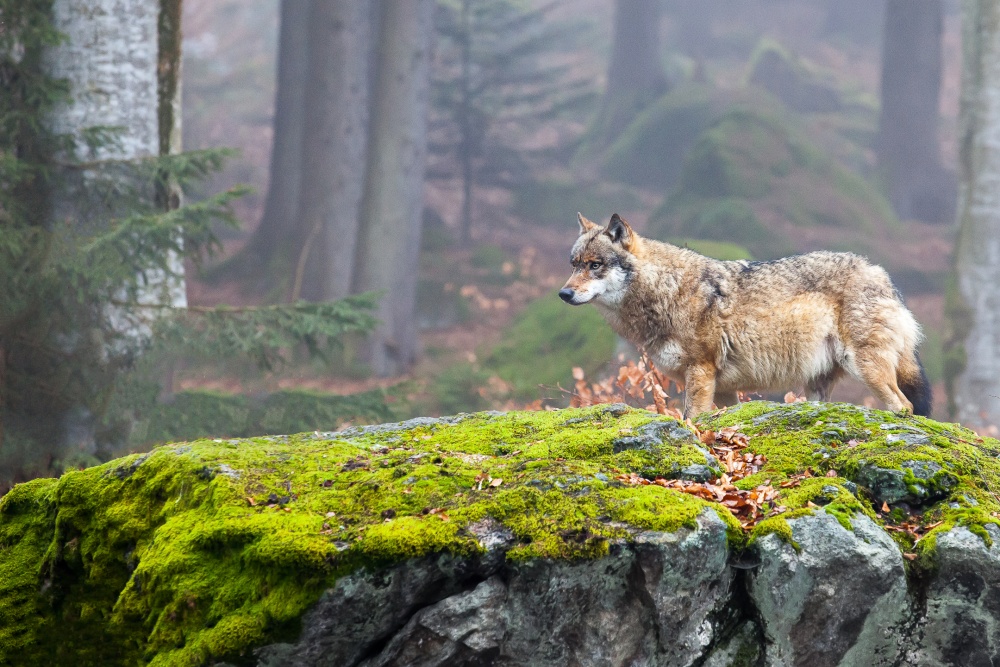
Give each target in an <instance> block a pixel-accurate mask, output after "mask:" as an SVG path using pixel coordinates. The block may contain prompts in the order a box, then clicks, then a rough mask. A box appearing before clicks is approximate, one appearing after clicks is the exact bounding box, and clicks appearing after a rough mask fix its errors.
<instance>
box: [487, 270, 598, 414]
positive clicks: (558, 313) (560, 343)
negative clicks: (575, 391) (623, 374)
mask: <svg viewBox="0 0 1000 667" xmlns="http://www.w3.org/2000/svg"><path fill="white" fill-rule="evenodd" d="M567 268H569V262H568V261H567ZM567 275H569V274H568V271H567ZM615 341H616V338H615V334H614V332H613V331H612V330H611V327H609V326H608V325H607V323H606V322H605V321H604V318H602V317H601V315H600V313H598V312H597V310H596V309H594V308H577V307H574V306H569V305H567V304H566V303H564V302H563V301H562V300H561V299H559V298H558V297H557V296H556V295H555V294H548V295H546V296H544V297H542V298H540V299H537V300H536V301H533V302H532V303H530V304H529V305H528V307H527V308H525V309H524V311H523V312H521V313H520V314H519V315H518V317H517V319H516V320H515V321H514V323H513V324H511V326H510V327H508V329H507V330H506V331H504V335H503V340H502V342H501V343H500V344H499V345H497V346H496V347H495V348H493V350H491V351H490V352H489V353H488V354H487V355H485V356H484V358H483V369H484V370H486V371H489V372H491V373H495V374H496V375H498V376H499V377H501V378H502V379H503V380H505V381H506V382H507V383H509V384H510V385H511V386H512V387H513V395H514V397H515V398H517V399H520V400H534V399H537V398H541V397H543V395H544V394H545V393H546V392H547V393H548V395H550V396H557V395H558V389H557V385H560V384H561V385H562V386H564V387H569V386H572V382H573V377H572V371H573V367H574V366H579V367H581V368H583V370H584V372H585V373H586V374H587V375H589V376H593V375H594V374H595V373H596V372H597V371H598V370H599V369H600V368H601V367H603V366H605V365H606V364H607V363H608V362H609V361H610V360H611V358H612V356H613V354H614V349H615ZM543 387H544V388H547V389H543Z"/></svg>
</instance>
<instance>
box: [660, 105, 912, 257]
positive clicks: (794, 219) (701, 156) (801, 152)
mask: <svg viewBox="0 0 1000 667" xmlns="http://www.w3.org/2000/svg"><path fill="white" fill-rule="evenodd" d="M809 227H827V228H835V229H841V230H844V231H845V232H855V233H857V232H865V233H870V232H873V231H875V230H880V231H883V232H885V231H891V230H893V229H895V228H896V227H898V221H897V220H896V218H895V217H894V215H893V213H892V209H891V207H890V205H889V203H888V201H887V200H886V198H885V197H884V195H883V194H882V193H881V192H880V191H879V190H878V189H877V188H876V187H874V186H873V185H872V184H870V183H868V182H866V181H865V180H864V179H862V178H861V177H860V176H858V175H857V174H855V173H853V172H851V171H849V170H848V169H846V168H845V167H843V166H841V165H840V164H839V163H838V162H836V161H835V160H834V159H833V158H831V157H829V156H828V155H826V153H825V152H824V151H823V150H822V149H820V148H819V147H818V146H817V145H815V144H814V143H813V142H812V141H811V140H810V139H809V138H808V136H807V135H806V134H805V133H804V132H803V131H802V130H801V129H800V128H798V126H797V123H796V122H795V119H794V118H793V117H791V116H789V115H788V114H787V113H785V112H782V111H780V109H776V108H774V107H771V106H768V105H766V104H765V105H755V106H751V105H736V106H734V107H733V108H731V109H730V110H729V111H727V112H726V113H725V114H723V115H722V116H721V117H720V118H719V119H718V120H717V121H716V122H715V123H714V124H713V125H712V126H711V127H710V128H708V129H707V130H706V131H705V132H703V133H702V134H701V135H700V137H699V138H698V140H697V142H696V143H695V145H694V147H693V148H692V149H691V151H690V152H689V153H688V155H687V158H686V159H685V161H684V166H683V170H682V173H681V178H680V183H679V185H678V188H677V190H676V191H675V192H674V193H673V194H671V195H670V196H669V197H667V198H666V200H665V201H664V202H663V204H662V205H661V206H660V207H659V208H658V209H656V211H654V212H653V214H652V216H651V221H650V233H651V235H652V236H655V237H659V238H668V237H671V236H692V237H695V238H707V239H714V240H720V241H734V242H737V243H740V244H741V245H745V246H746V247H747V248H749V249H750V251H751V252H753V253H754V255H755V256H758V257H761V258H765V259H766V258H772V257H776V256H780V255H782V254H786V253H787V252H788V251H790V250H799V248H796V247H794V246H793V245H792V243H793V240H794V237H795V235H794V234H793V233H790V232H793V231H794V230H795V229H796V228H809Z"/></svg>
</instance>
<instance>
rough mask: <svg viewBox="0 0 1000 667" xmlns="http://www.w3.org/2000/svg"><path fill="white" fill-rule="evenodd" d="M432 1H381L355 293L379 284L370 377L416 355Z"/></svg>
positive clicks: (397, 367)
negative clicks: (375, 79)
mask: <svg viewBox="0 0 1000 667" xmlns="http://www.w3.org/2000/svg"><path fill="white" fill-rule="evenodd" d="M433 10H434V2H433V0H396V1H395V2H390V3H384V4H382V16H381V19H380V39H379V40H378V43H379V45H380V50H379V54H378V74H377V83H376V86H375V91H374V104H373V109H372V119H371V132H370V135H369V136H370V141H369V158H368V172H367V175H366V178H365V190H364V198H363V200H362V201H363V203H362V209H361V210H362V215H361V220H362V227H361V239H360V241H359V245H358V261H357V267H356V273H355V291H357V292H363V291H368V290H379V291H382V292H383V296H382V298H381V300H380V302H379V308H378V313H377V314H378V317H379V319H380V320H381V324H380V326H379V327H378V329H377V330H376V332H375V333H374V334H373V336H372V337H371V339H370V341H369V344H368V347H367V350H366V356H367V361H368V362H369V363H370V364H371V367H372V370H373V371H374V372H375V373H377V374H378V375H382V376H386V375H393V374H396V373H398V372H400V371H402V370H403V369H405V368H406V367H408V366H409V365H411V364H412V363H413V361H414V360H415V359H416V355H417V349H418V345H417V331H416V325H415V317H414V308H415V305H416V288H417V269H418V264H419V253H420V231H421V217H422V212H423V186H424V169H425V163H426V152H427V112H428V104H429V99H428V98H429V75H430V49H431V38H432V35H433V23H432V15H433Z"/></svg>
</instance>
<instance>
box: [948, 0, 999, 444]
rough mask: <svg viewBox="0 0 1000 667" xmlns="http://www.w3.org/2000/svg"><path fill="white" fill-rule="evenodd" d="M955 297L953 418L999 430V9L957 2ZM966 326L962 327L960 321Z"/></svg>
mask: <svg viewBox="0 0 1000 667" xmlns="http://www.w3.org/2000/svg"><path fill="white" fill-rule="evenodd" d="M962 21H963V35H962V50H963V66H962V67H963V70H962V97H961V113H960V117H959V140H960V144H959V145H960V170H961V174H960V179H961V180H960V185H961V188H960V196H959V224H960V228H959V238H958V244H957V247H956V250H955V275H956V285H957V294H953V295H951V296H952V299H953V300H955V301H958V303H957V304H956V303H954V302H953V303H951V304H949V310H950V311H951V312H952V313H954V314H958V315H964V317H959V318H957V320H958V321H957V322H953V323H952V326H954V327H955V329H956V330H955V331H954V334H955V335H954V336H953V338H954V340H955V342H957V345H956V349H955V350H953V351H952V353H951V354H950V355H949V356H951V357H952V358H955V357H956V356H957V357H958V358H959V359H960V361H964V362H965V363H964V368H962V369H961V372H960V373H958V374H957V377H955V378H954V380H953V387H954V389H953V392H952V395H951V397H950V398H951V400H952V405H953V408H954V411H955V416H956V417H957V418H958V420H959V421H961V422H962V423H963V424H965V425H966V426H970V427H978V428H982V427H985V426H997V425H1000V96H998V95H997V93H996V91H997V90H1000V4H997V3H996V2H995V0H965V2H964V3H963V17H962ZM962 320H964V321H962Z"/></svg>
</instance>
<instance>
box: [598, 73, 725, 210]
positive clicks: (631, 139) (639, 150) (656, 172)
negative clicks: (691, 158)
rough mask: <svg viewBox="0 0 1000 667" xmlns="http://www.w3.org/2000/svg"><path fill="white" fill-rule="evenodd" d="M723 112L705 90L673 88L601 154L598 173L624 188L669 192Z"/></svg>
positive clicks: (714, 93) (715, 97)
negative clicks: (696, 144)
mask: <svg viewBox="0 0 1000 667" xmlns="http://www.w3.org/2000/svg"><path fill="white" fill-rule="evenodd" d="M724 106H725V105H724V102H723V101H722V95H721V94H720V93H719V92H718V91H716V90H715V89H713V88H711V87H709V86H704V85H698V84H688V85H684V86H680V87H678V88H675V89H674V90H672V91H670V92H669V93H667V94H666V95H664V96H663V97H661V98H660V99H659V100H657V101H656V102H654V103H653V104H651V105H650V106H649V108H648V109H646V110H645V111H643V112H642V113H641V114H639V115H638V117H636V119H635V120H634V121H632V123H631V124H629V126H628V127H627V128H625V130H624V131H623V132H622V133H621V135H620V136H619V137H618V139H617V140H615V142H614V143H613V144H612V145H611V146H610V147H609V148H608V150H607V152H606V153H605V156H604V162H603V165H602V166H601V172H602V173H603V174H604V176H606V177H607V178H609V179H613V180H615V181H619V182H622V183H628V184H630V185H636V186H643V187H655V188H659V189H661V190H669V189H670V188H672V187H673V186H674V185H675V184H676V183H677V181H678V179H679V178H680V175H681V166H682V165H683V163H684V162H683V156H684V155H686V154H687V152H688V151H689V150H690V149H691V147H692V145H693V144H694V142H695V141H696V139H697V138H698V136H699V135H700V134H701V133H702V132H703V131H704V130H705V129H706V128H707V127H708V126H709V125H710V124H711V123H712V122H713V120H715V119H716V118H717V117H718V115H719V113H720V112H721V111H722V110H723V109H724Z"/></svg>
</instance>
